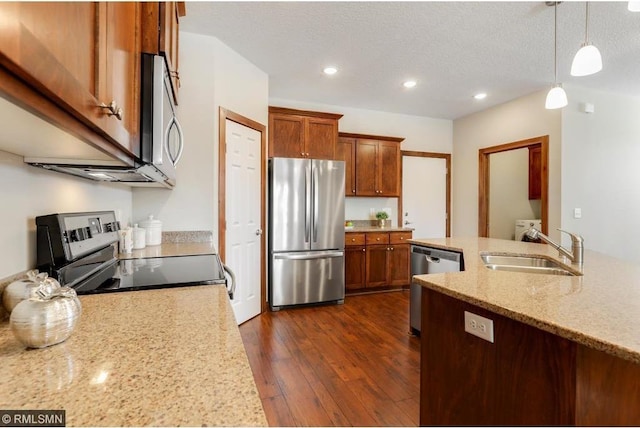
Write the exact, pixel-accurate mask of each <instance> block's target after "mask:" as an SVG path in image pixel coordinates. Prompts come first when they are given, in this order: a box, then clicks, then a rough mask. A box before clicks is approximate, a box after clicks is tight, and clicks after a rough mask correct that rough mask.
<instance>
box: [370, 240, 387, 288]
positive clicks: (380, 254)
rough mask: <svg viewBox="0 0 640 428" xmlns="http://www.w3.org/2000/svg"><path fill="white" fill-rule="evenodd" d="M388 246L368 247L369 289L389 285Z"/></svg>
mask: <svg viewBox="0 0 640 428" xmlns="http://www.w3.org/2000/svg"><path fill="white" fill-rule="evenodd" d="M388 249H389V246H388V245H368V246H367V284H366V286H367V287H382V286H384V285H387V253H388V252H389V250H388Z"/></svg>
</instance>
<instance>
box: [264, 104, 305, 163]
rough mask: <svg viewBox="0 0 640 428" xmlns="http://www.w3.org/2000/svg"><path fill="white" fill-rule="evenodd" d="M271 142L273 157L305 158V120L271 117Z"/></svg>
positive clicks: (274, 115) (282, 116)
mask: <svg viewBox="0 0 640 428" xmlns="http://www.w3.org/2000/svg"><path fill="white" fill-rule="evenodd" d="M269 142H270V144H269V148H270V151H271V153H270V154H269V155H270V156H271V157H277V158H304V157H305V149H304V118H303V117H300V116H291V115H281V114H271V115H269Z"/></svg>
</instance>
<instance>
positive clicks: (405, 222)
mask: <svg viewBox="0 0 640 428" xmlns="http://www.w3.org/2000/svg"><path fill="white" fill-rule="evenodd" d="M404 224H405V225H407V224H413V222H411V221H408V220H405V221H404Z"/></svg>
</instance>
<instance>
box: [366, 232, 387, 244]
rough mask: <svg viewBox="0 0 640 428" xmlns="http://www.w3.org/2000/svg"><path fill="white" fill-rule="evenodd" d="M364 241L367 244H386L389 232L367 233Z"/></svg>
mask: <svg viewBox="0 0 640 428" xmlns="http://www.w3.org/2000/svg"><path fill="white" fill-rule="evenodd" d="M366 243H367V245H373V244H388V243H389V234H388V233H367V237H366Z"/></svg>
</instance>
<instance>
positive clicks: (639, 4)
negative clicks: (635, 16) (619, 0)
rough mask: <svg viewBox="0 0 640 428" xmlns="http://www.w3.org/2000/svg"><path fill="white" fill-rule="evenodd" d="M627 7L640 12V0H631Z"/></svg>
mask: <svg viewBox="0 0 640 428" xmlns="http://www.w3.org/2000/svg"><path fill="white" fill-rule="evenodd" d="M627 9H629V10H630V11H631V12H640V1H634V0H631V1H629V3H628V4H627Z"/></svg>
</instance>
